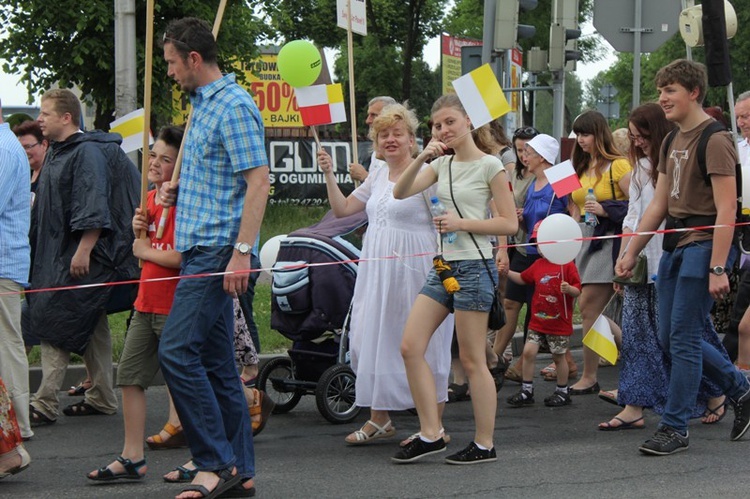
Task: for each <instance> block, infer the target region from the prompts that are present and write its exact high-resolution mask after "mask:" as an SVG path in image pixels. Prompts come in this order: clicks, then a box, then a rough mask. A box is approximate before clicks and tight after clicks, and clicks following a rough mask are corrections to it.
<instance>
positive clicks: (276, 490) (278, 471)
mask: <svg viewBox="0 0 750 499" xmlns="http://www.w3.org/2000/svg"><path fill="white" fill-rule="evenodd" d="M575 356H576V357H577V358H578V359H580V351H578V352H575ZM546 362H547V359H546V358H541V359H540V360H539V362H538V364H539V367H542V366H543V365H544V364H545V363H546ZM616 377H617V368H611V367H610V368H604V369H601V370H600V380H601V384H602V386H603V387H604V388H614V387H615V383H616ZM517 389H518V385H517V384H514V383H509V384H506V386H505V387H504V388H503V389H502V390H501V392H500V403H499V411H498V417H497V429H496V433H495V443H496V446H497V449H498V458H499V459H498V462H496V463H491V464H482V465H478V466H449V465H446V464H444V463H443V461H442V457H443V456H444V455H445V454H442V455H438V456H430V457H428V458H425V460H424V462H419V463H416V464H413V465H394V464H392V463H391V462H390V459H389V458H390V456H392V455H393V454H394V453H395V452H396V450H397V447H396V446H397V441H398V440H397V439H395V438H394V439H391V440H387V441H384V442H383V443H378V444H372V445H369V446H365V447H348V446H346V445H345V444H344V442H343V438H344V436H345V435H346V434H347V433H348V432H350V431H352V430H353V429H355V427H357V426H358V425H359V424H361V423H363V422H364V421H365V420H366V419H367V418H366V415H365V412H362V413H361V414H360V416H359V418H358V420H357V422H356V424H349V425H341V426H337V425H332V424H330V423H328V422H327V421H326V420H325V419H323V417H322V416H321V415H320V414H319V413H318V411H317V409H316V407H315V400H314V398H313V397H311V396H306V397H303V399H302V401H301V403H300V404H299V405H298V406H297V407H296V408H295V409H294V410H292V411H291V412H290V413H288V414H284V415H274V416H273V417H272V418H271V420H270V422H269V424H268V426H267V427H266V429H265V430H264V431H263V433H261V434H260V435H259V436H258V437H256V440H255V450H256V463H257V489H258V497H264V498H308V497H326V498H329V497H330V498H339V497H340V498H350V497H357V498H359V497H363V498H365V497H366V498H370V497H372V498H376V497H377V498H388V497H394V498H395V497H398V498H421V497H436V498H438V497H439V498H443V497H445V498H447V497H462V498H464V497H467V498H475V497H524V498H535V497H540V498H549V497H577V498H581V497H583V498H588V497H591V498H605V497H617V498H621V497H639V498H643V497H659V498H671V497H675V498H676V497H711V498H715V497H720V496H724V495H726V496H733V497H746V494H747V485H746V484H747V473H748V468H750V464H748V463H749V462H750V461H749V460H748V455H750V438H748V437H746V440H745V441H740V442H730V441H729V431H730V427H731V421H732V417H733V414H732V413H731V412H730V413H729V414H728V416H727V418H726V419H724V420H723V421H722V422H721V423H719V424H717V425H711V426H707V425H701V424H700V421H698V420H695V421H693V423H692V425H691V428H690V437H691V441H690V450H688V451H687V452H683V453H680V454H677V455H674V456H668V457H647V456H643V455H641V454H640V453H639V452H638V450H637V448H638V446H639V445H640V443H641V442H642V441H643V440H645V439H646V438H647V437H648V436H650V434H651V432H652V431H653V430H654V429H655V427H656V423H657V422H658V418H657V416H655V415H654V414H651V413H648V414H647V416H646V424H647V429H646V430H631V431H621V432H600V431H597V430H596V425H597V423H599V422H600V421H604V420H607V419H609V418H610V417H611V416H613V415H614V414H616V411H617V408H616V407H614V406H612V405H610V404H607V403H605V402H602V401H600V400H599V399H598V398H597V397H596V396H595V395H588V396H577V397H574V399H573V405H572V406H569V407H563V408H555V409H550V408H546V407H544V405H543V404H542V403H541V400H542V399H543V398H544V396H546V395H547V394H548V393H551V392H552V390H553V389H554V385H553V383H546V382H543V381H538V382H537V383H536V398H537V404H536V405H535V406H533V407H528V408H521V409H513V408H509V406H507V404H506V403H505V398H506V397H507V396H509V395H511V394H513V393H515V391H516V390H517ZM147 393H148V403H149V413H148V420H147V434H150V433H153V432H155V431H156V430H157V429H158V428H160V427H161V425H162V423H163V422H164V420H165V419H166V410H167V409H166V403H165V400H164V396H165V393H166V392H165V389H164V387H161V386H160V387H154V388H152V389H150V390H149V391H148V392H147ZM61 399H62V401H63V402H64V403H67V402H68V400H69V397H67V395H64V394H62V395H61ZM393 422H394V425H395V426H396V428H397V429H398V437H399V438H403V437H406V436H408V435H409V434H411V433H412V432H413V431H415V430H416V428H417V419H416V417H415V416H413V415H411V414H409V413H408V412H403V413H396V414H394V415H393ZM444 424H445V427H446V429H447V431H448V433H449V434H450V435H451V436H452V438H453V442H452V443H451V445H449V450H451V451H455V450H458V449H460V448H463V447H464V446H465V445H466V444H467V443H468V442H469V440H470V439H471V437H472V427H473V424H472V417H471V406H470V403H469V402H461V403H457V404H450V405H448V407H447V409H446V414H445V419H444ZM381 442H382V441H381ZM121 446H122V420H121V416H120V415H116V416H89V417H78V418H72V417H65V416H62V417H61V418H60V420H59V421H58V422H57V424H55V425H53V426H49V427H43V428H38V429H37V434H36V436H35V437H34V439H33V440H32V441H30V442H28V444H27V448H28V450H29V452H30V453H31V456H32V459H33V462H32V464H31V467H30V468H29V469H28V470H26V471H24V472H23V473H20V474H18V475H16V476H14V477H11V478H8V479H6V480H3V481H2V482H0V496H2V497H23V498H66V497H75V498H110V497H114V498H116V497H128V498H151V497H154V498H156V497H159V498H162V497H164V498H166V497H174V495H176V494H177V493H178V492H179V490H180V487H179V485H174V484H167V483H164V482H163V481H162V480H161V475H162V474H163V473H165V472H167V471H169V470H170V469H171V468H173V467H174V466H176V465H178V464H182V463H183V462H184V461H186V460H187V459H188V452H187V450H186V449H182V450H168V451H158V452H150V451H147V453H146V456H147V459H148V463H149V471H148V474H147V476H146V478H145V479H144V480H142V481H139V482H135V483H124V482H123V483H114V484H104V485H102V484H95V483H92V482H90V481H89V480H87V479H86V478H85V474H86V473H87V472H88V471H91V470H93V469H95V468H98V467H100V466H103V465H105V464H107V463H109V462H110V461H111V460H113V459H114V457H115V456H116V455H117V454H118V453H119V451H120V450H121Z"/></svg>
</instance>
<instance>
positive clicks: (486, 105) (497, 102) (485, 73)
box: [453, 64, 510, 128]
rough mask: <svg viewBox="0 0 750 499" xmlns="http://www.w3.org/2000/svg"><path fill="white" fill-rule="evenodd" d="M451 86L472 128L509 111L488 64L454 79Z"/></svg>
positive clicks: (501, 90)
mask: <svg viewBox="0 0 750 499" xmlns="http://www.w3.org/2000/svg"><path fill="white" fill-rule="evenodd" d="M453 88H454V89H455V90H456V95H458V98H459V99H460V100H461V104H462V105H463V106H464V109H465V110H466V114H468V115H469V119H470V120H471V124H472V125H473V126H474V128H479V127H480V126H482V125H486V124H487V123H489V122H490V121H492V120H494V119H497V118H499V117H500V116H502V115H504V114H505V113H507V112H508V111H510V106H509V105H508V101H507V100H506V99H505V94H504V93H503V89H502V88H500V84H499V83H498V82H497V78H496V77H495V75H494V73H493V72H492V68H491V67H490V65H489V64H485V65H483V66H480V67H478V68H477V69H475V70H474V71H472V72H470V73H466V74H465V75H463V76H462V77H460V78H458V79H456V80H454V81H453Z"/></svg>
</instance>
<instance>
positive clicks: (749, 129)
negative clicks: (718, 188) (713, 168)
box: [734, 91, 750, 195]
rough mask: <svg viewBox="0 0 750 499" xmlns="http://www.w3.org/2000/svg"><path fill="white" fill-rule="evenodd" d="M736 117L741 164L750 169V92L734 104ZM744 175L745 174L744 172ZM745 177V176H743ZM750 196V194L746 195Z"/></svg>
mask: <svg viewBox="0 0 750 499" xmlns="http://www.w3.org/2000/svg"><path fill="white" fill-rule="evenodd" d="M734 115H735V117H736V118H737V128H739V129H740V135H742V140H741V141H740V143H739V151H740V163H741V164H742V168H743V169H744V170H747V169H748V168H750V143H748V139H749V138H750V91H746V92H742V93H741V94H740V95H739V96H738V97H737V101H736V102H735V104H734ZM748 173H749V174H750V172H748ZM743 174H744V172H743ZM743 176H744V175H743ZM746 194H748V195H750V193H746Z"/></svg>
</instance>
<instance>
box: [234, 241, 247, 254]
mask: <svg viewBox="0 0 750 499" xmlns="http://www.w3.org/2000/svg"><path fill="white" fill-rule="evenodd" d="M235 249H236V250H237V251H239V252H240V253H242V254H243V255H247V254H248V253H250V249H251V248H250V245H249V244H247V243H237V246H235Z"/></svg>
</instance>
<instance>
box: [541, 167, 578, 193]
mask: <svg viewBox="0 0 750 499" xmlns="http://www.w3.org/2000/svg"><path fill="white" fill-rule="evenodd" d="M544 174H545V175H546V176H547V181H548V182H549V183H550V185H551V186H552V190H553V191H555V195H556V196H557V197H559V198H561V197H563V196H567V195H568V194H570V193H571V192H573V191H575V190H577V189H580V188H581V187H582V186H581V180H580V179H579V178H578V175H576V170H575V168H573V163H571V162H570V160H567V161H563V162H562V163H559V164H557V165H555V166H552V167H550V168H547V169H546V170H544Z"/></svg>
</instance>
